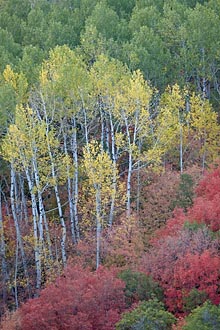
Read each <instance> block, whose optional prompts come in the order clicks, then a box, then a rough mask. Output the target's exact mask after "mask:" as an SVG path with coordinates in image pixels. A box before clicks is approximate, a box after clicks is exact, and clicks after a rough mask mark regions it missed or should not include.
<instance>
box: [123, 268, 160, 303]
mask: <svg viewBox="0 0 220 330" xmlns="http://www.w3.org/2000/svg"><path fill="white" fill-rule="evenodd" d="M119 278H120V279H122V280H123V281H124V282H125V283H126V286H125V297H126V303H127V305H128V306H130V305H132V303H133V302H135V301H138V300H141V301H142V300H149V299H152V298H155V297H156V298H157V299H158V300H162V299H163V291H162V289H161V288H160V286H159V285H158V284H157V283H156V282H155V281H154V280H153V279H152V278H151V277H150V276H147V275H146V274H144V273H140V272H133V271H131V270H130V269H127V270H125V271H123V272H121V273H120V274H119Z"/></svg>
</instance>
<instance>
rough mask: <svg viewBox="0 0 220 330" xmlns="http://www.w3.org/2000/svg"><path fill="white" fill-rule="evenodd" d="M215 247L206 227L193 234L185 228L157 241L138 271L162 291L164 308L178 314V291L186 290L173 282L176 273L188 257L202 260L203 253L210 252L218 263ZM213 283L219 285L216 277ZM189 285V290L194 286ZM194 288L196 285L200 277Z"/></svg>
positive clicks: (179, 303)
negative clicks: (148, 277) (215, 282)
mask: <svg viewBox="0 0 220 330" xmlns="http://www.w3.org/2000/svg"><path fill="white" fill-rule="evenodd" d="M218 247H219V242H218V241H217V240H213V238H212V236H211V235H210V232H209V231H208V229H207V227H204V228H199V229H197V230H196V231H195V230H191V229H187V228H185V229H182V230H179V232H178V233H176V235H175V234H174V236H173V233H172V232H171V235H170V236H167V237H162V238H161V239H158V240H157V242H156V243H155V244H154V246H153V247H152V248H151V249H150V252H149V253H147V254H145V256H144V257H143V260H142V267H141V270H142V271H145V272H147V273H148V274H150V275H151V276H152V277H153V279H154V280H155V281H157V282H158V283H159V284H160V285H161V287H162V288H163V289H164V293H165V296H166V297H167V305H168V306H169V308H170V310H171V311H176V312H177V311H179V312H181V311H182V307H183V295H182V291H181V290H185V287H184V283H182V284H181V281H180V280H178V281H177V280H176V276H177V275H176V274H177V273H178V269H181V267H184V265H185V264H187V262H188V259H187V258H188V257H187V256H189V255H193V256H196V257H195V258H200V257H199V256H200V255H201V256H202V255H203V254H204V253H205V251H206V250H209V251H210V256H213V255H214V256H215V258H216V259H214V261H215V262H216V260H217V259H219V263H220V258H219V257H217V254H218ZM210 258H211V257H210ZM207 259H208V258H207ZM199 260H200V259H199ZM202 260H203V259H202ZM188 263H189V262H188ZM207 264H208V261H207ZM190 267H191V268H192V271H193V272H194V267H195V266H194V265H193V264H192V265H191V264H189V268H190ZM204 267H205V266H204ZM205 269H206V268H205ZM181 271H183V270H181ZM198 271H201V272H202V268H201V267H200V268H198ZM180 273H181V272H180ZM207 274H209V269H208V270H207ZM210 276H211V275H210ZM206 280H207V277H206ZM215 280H216V281H218V278H217V277H216V278H215ZM192 283H193V284H192V286H190V288H191V289H192V288H193V287H194V286H193V285H194V282H193V281H192ZM197 285H199V277H198V282H197ZM207 293H208V292H207ZM210 299H211V296H210Z"/></svg>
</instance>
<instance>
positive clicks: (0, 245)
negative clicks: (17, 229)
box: [0, 191, 8, 305]
mask: <svg viewBox="0 0 220 330" xmlns="http://www.w3.org/2000/svg"><path fill="white" fill-rule="evenodd" d="M0 239H1V242H0V256H1V272H2V298H3V304H4V305H5V304H6V299H7V281H8V271H7V261H6V260H7V259H6V246H5V236H4V227H3V215H2V193H1V191H0Z"/></svg>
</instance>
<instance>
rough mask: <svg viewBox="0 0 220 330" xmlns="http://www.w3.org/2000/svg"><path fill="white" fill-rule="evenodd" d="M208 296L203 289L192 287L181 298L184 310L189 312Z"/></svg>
mask: <svg viewBox="0 0 220 330" xmlns="http://www.w3.org/2000/svg"><path fill="white" fill-rule="evenodd" d="M207 298H208V295H207V293H206V292H205V291H199V290H197V289H195V288H193V289H192V290H191V291H190V292H189V294H188V295H187V297H185V298H184V299H183V303H184V310H185V311H186V312H191V311H192V310H193V309H194V308H196V307H198V306H200V305H202V304H203V303H204V302H205V301H206V300H207Z"/></svg>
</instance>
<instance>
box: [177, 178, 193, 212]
mask: <svg viewBox="0 0 220 330" xmlns="http://www.w3.org/2000/svg"><path fill="white" fill-rule="evenodd" d="M193 188H194V182H193V179H192V176H191V175H189V174H187V173H183V174H181V177H180V183H179V187H178V191H177V198H176V200H175V201H174V202H173V205H172V206H173V207H176V206H178V207H181V208H183V209H184V211H186V210H187V208H188V207H190V206H192V204H193V196H194V192H193Z"/></svg>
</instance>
